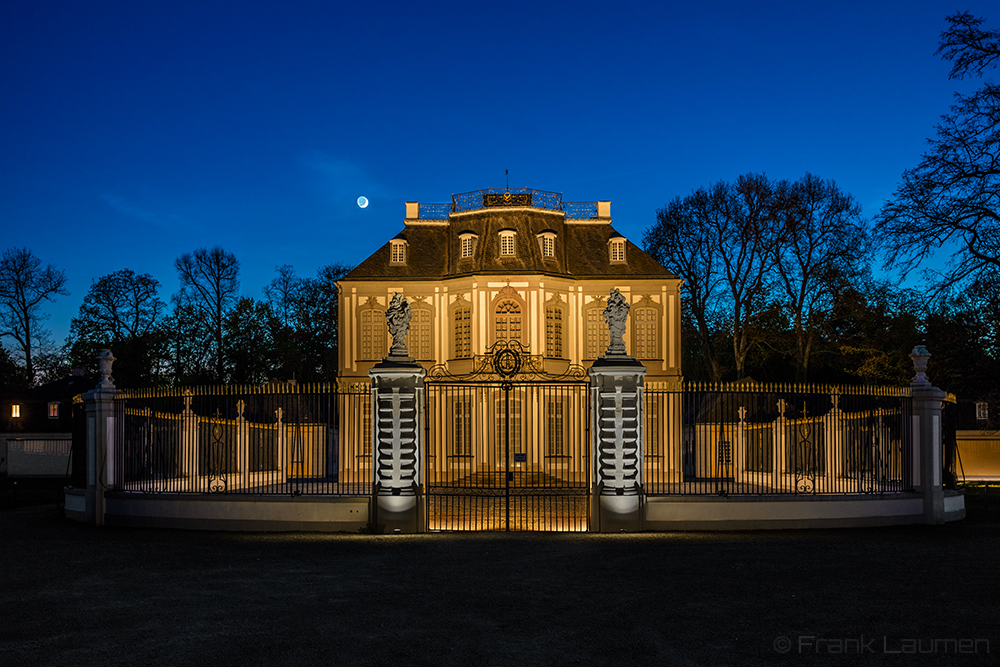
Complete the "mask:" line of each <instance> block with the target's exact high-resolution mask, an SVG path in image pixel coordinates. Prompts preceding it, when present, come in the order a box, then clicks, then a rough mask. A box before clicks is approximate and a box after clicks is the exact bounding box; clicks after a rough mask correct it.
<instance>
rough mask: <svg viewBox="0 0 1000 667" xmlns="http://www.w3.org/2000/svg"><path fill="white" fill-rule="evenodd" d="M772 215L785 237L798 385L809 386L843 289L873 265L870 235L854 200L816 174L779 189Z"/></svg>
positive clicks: (782, 277) (781, 270)
mask: <svg viewBox="0 0 1000 667" xmlns="http://www.w3.org/2000/svg"><path fill="white" fill-rule="evenodd" d="M773 210H774V218H775V223H776V224H777V225H779V226H780V228H781V231H782V232H783V234H782V240H781V243H780V244H778V245H776V246H775V249H774V250H775V254H774V268H775V273H776V275H777V278H778V280H777V282H778V285H780V288H781V290H782V291H783V292H784V299H785V307H786V310H787V312H788V318H789V321H790V324H791V326H792V332H793V334H794V337H795V349H794V350H793V353H794V357H795V362H796V366H797V375H798V378H797V379H798V380H799V381H800V382H805V381H806V380H808V376H809V360H810V357H811V355H812V351H813V347H814V345H815V344H816V342H817V338H818V337H819V335H820V332H821V329H822V326H823V324H824V322H825V321H826V320H827V319H828V318H829V317H830V315H831V313H832V310H833V299H834V296H835V294H836V293H837V291H838V287H839V286H841V285H843V284H846V283H849V282H851V281H852V279H856V278H857V277H858V276H859V275H860V274H861V273H862V271H863V270H864V269H865V268H866V267H867V265H868V263H867V261H866V259H867V258H866V253H867V249H868V242H867V236H868V231H867V227H866V225H865V222H864V220H862V218H861V207H860V206H859V205H858V204H857V202H856V201H855V200H854V198H853V197H851V195H849V194H846V193H844V192H841V191H840V189H839V188H838V187H837V184H836V183H834V182H833V181H823V180H822V179H820V178H818V177H817V176H814V175H812V174H806V175H805V176H804V177H802V178H801V179H800V180H798V181H796V182H794V183H789V182H788V181H782V182H781V183H779V184H778V185H777V187H776V197H775V203H774V209H773Z"/></svg>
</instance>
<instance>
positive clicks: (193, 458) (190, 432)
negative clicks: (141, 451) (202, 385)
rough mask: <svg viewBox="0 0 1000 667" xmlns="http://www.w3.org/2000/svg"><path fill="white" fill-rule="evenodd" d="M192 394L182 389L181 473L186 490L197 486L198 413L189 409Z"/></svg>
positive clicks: (188, 390)
mask: <svg viewBox="0 0 1000 667" xmlns="http://www.w3.org/2000/svg"><path fill="white" fill-rule="evenodd" d="M192 398H194V394H192V393H191V390H190V389H185V390H184V411H183V412H181V474H182V475H183V476H184V479H185V480H186V482H185V484H186V486H187V489H186V490H188V491H194V490H197V486H198V415H196V414H195V413H194V410H192V409H191V399H192Z"/></svg>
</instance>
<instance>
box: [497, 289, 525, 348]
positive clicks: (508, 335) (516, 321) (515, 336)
mask: <svg viewBox="0 0 1000 667" xmlns="http://www.w3.org/2000/svg"><path fill="white" fill-rule="evenodd" d="M495 331H496V340H498V341H499V340H516V341H519V342H520V341H521V305H520V304H519V303H518V302H517V301H514V300H512V299H505V300H504V301H501V302H500V303H498V304H497V310H496V330H495Z"/></svg>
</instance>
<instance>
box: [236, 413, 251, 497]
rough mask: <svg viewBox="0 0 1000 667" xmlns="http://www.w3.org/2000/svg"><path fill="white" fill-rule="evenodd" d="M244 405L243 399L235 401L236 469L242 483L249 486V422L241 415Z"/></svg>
mask: <svg viewBox="0 0 1000 667" xmlns="http://www.w3.org/2000/svg"><path fill="white" fill-rule="evenodd" d="M246 407H247V404H246V401H244V400H243V399H240V400H238V401H236V470H237V475H239V476H240V479H241V480H242V485H243V486H250V485H251V482H250V424H249V423H247V420H246V417H244V416H243V411H244V410H246ZM237 484H240V482H237Z"/></svg>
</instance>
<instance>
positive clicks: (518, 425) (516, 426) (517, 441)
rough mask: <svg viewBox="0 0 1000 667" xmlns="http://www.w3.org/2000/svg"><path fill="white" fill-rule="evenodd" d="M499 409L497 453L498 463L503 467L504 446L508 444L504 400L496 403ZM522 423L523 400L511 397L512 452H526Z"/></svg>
mask: <svg viewBox="0 0 1000 667" xmlns="http://www.w3.org/2000/svg"><path fill="white" fill-rule="evenodd" d="M496 409H497V430H496V433H497V448H496V451H497V452H499V458H498V459H497V463H498V464H500V465H503V463H504V453H505V451H504V446H505V445H506V444H507V440H506V438H507V417H506V412H505V407H504V399H502V398H501V399H498V400H497V402H496ZM521 429H522V421H521V400H520V399H519V398H518V397H517V396H511V397H510V451H511V452H523V451H524V438H523V437H522V432H521Z"/></svg>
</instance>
